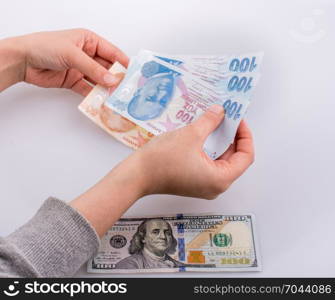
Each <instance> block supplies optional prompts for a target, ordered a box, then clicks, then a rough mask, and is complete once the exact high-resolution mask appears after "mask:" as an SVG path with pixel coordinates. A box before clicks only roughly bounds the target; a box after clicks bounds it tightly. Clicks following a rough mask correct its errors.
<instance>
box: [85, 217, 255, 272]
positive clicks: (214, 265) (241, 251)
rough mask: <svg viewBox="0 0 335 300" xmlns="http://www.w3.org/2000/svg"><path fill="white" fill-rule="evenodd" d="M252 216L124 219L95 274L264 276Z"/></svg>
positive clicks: (91, 268)
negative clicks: (237, 273) (249, 273)
mask: <svg viewBox="0 0 335 300" xmlns="http://www.w3.org/2000/svg"><path fill="white" fill-rule="evenodd" d="M254 227H255V220H254V217H253V216H252V215H248V214H247V215H221V214H198V215H193V214H188V215H186V214H184V215H183V214H176V215H169V216H167V215H166V216H156V217H132V218H122V219H120V220H119V221H118V222H116V223H115V224H114V226H113V227H112V228H111V229H110V230H109V231H108V232H107V233H106V234H105V236H104V237H103V238H102V240H101V245H100V249H99V252H98V253H97V255H96V256H95V257H93V258H92V259H91V260H90V261H89V262H88V266H87V271H88V272H90V273H142V272H192V271H193V272H222V271H260V270H261V265H260V257H259V250H258V248H257V240H256V236H255V233H254Z"/></svg>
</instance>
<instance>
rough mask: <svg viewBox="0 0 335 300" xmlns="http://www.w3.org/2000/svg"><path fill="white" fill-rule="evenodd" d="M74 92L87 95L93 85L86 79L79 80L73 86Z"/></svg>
mask: <svg viewBox="0 0 335 300" xmlns="http://www.w3.org/2000/svg"><path fill="white" fill-rule="evenodd" d="M71 89H72V90H73V91H74V92H76V93H78V94H80V95H82V96H84V97H86V96H87V95H88V94H89V93H90V91H91V90H92V87H91V86H90V85H89V84H88V83H87V82H85V81H84V80H82V79H81V80H78V81H77V82H76V83H75V84H74V85H73V86H72V88H71Z"/></svg>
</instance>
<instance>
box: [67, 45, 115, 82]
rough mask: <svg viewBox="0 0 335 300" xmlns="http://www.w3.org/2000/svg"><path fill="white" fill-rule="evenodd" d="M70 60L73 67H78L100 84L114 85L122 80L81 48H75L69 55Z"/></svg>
mask: <svg viewBox="0 0 335 300" xmlns="http://www.w3.org/2000/svg"><path fill="white" fill-rule="evenodd" d="M68 60H69V61H68V65H69V66H70V67H71V68H75V69H77V70H78V71H80V72H81V73H83V74H84V75H85V76H87V77H89V78H91V79H92V80H94V81H95V82H96V83H98V84H100V85H103V86H108V87H112V86H115V85H117V84H118V83H119V81H120V79H119V78H117V77H115V76H113V75H112V74H111V73H109V71H108V70H107V69H106V68H105V67H103V66H102V65H100V64H99V63H98V62H96V61H95V60H94V59H93V58H91V57H90V56H88V55H87V54H86V53H85V52H84V51H82V50H81V49H79V48H73V50H72V51H71V53H70V54H69V55H68Z"/></svg>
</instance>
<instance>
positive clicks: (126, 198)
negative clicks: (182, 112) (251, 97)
mask: <svg viewBox="0 0 335 300" xmlns="http://www.w3.org/2000/svg"><path fill="white" fill-rule="evenodd" d="M223 116H224V111H223V108H222V106H220V105H214V106H212V107H211V108H210V109H209V110H208V111H207V112H206V113H204V114H203V115H202V116H201V117H200V118H199V119H198V120H196V121H195V122H193V123H192V124H190V125H188V126H185V127H183V128H181V129H178V130H175V131H171V132H168V133H165V134H162V135H160V136H157V137H155V138H153V139H152V140H151V141H149V142H148V143H147V144H145V145H144V146H143V147H142V148H140V149H139V150H137V151H136V152H134V153H133V154H132V155H130V156H129V157H128V158H127V159H126V160H124V161H123V162H121V163H120V164H119V165H118V166H116V167H115V168H114V169H113V170H112V171H111V172H110V173H109V174H107V175H106V176H105V177H104V178H103V179H102V180H100V181H99V182H98V183H97V184H96V185H94V186H93V187H92V188H90V189H89V190H88V191H86V192H85V193H84V194H82V195H80V196H79V197H77V198H76V199H74V200H73V201H72V202H71V205H72V207H74V208H75V209H76V210H78V211H79V212H80V213H81V214H82V215H83V216H85V218H86V219H87V220H89V222H90V223H91V224H92V226H93V227H94V228H95V230H96V231H97V233H98V234H99V235H100V236H103V235H104V234H105V232H106V231H107V230H108V229H109V228H111V226H112V225H113V224H114V223H115V222H116V221H117V220H118V219H119V218H120V216H121V215H123V213H124V212H125V211H126V210H127V209H128V208H129V207H130V206H131V205H133V204H134V202H135V201H137V200H138V199H139V198H141V197H143V196H145V195H149V194H163V193H164V194H175V195H181V196H190V197H197V198H205V199H214V198H215V197H217V196H218V195H219V194H221V193H222V192H224V191H225V190H226V189H227V188H228V187H229V186H230V185H231V184H232V183H233V181H234V180H236V179H237V178H238V177H239V176H240V175H241V174H242V173H243V172H244V171H245V170H246V169H247V168H248V167H249V166H250V164H251V163H252V162H253V160H254V149H253V142H252V136H251V132H250V130H249V129H248V127H247V125H246V123H245V122H244V121H242V122H241V124H240V126H239V128H238V131H237V135H236V138H235V142H234V144H233V145H231V146H230V147H229V148H228V150H227V151H226V152H225V153H224V154H223V155H222V156H221V157H219V158H218V159H217V160H215V161H213V160H211V159H210V158H209V157H208V156H207V154H206V153H205V152H204V151H203V150H202V147H203V144H204V142H205V140H206V138H207V137H208V136H209V135H210V134H211V132H212V131H214V130H215V128H216V127H217V126H218V125H219V124H220V122H221V121H222V119H223Z"/></svg>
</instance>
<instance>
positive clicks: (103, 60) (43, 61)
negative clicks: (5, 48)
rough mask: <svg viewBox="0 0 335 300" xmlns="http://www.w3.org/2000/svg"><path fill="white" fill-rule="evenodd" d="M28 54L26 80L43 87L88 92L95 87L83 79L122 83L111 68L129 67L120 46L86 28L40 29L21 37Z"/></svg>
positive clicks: (110, 83) (104, 82) (107, 84)
mask: <svg viewBox="0 0 335 300" xmlns="http://www.w3.org/2000/svg"><path fill="white" fill-rule="evenodd" d="M17 41H18V45H19V46H20V47H23V52H24V54H25V70H24V71H23V72H22V73H23V74H24V78H22V80H24V81H26V82H28V83H32V84H35V85H37V86H41V87H57V88H69V89H72V90H73V91H75V92H77V93H79V94H81V95H83V96H86V95H87V94H88V93H89V92H90V90H91V89H92V87H91V86H90V85H89V84H88V83H87V82H85V81H84V80H82V79H87V80H88V81H91V82H92V83H94V84H95V83H98V84H101V85H104V86H107V87H111V86H115V85H117V84H118V82H119V81H118V80H117V78H114V77H113V76H112V75H111V74H110V73H109V72H108V70H107V69H108V68H109V67H110V66H111V65H112V64H113V63H114V62H115V61H118V62H120V63H121V64H122V65H123V66H125V67H127V66H128V62H129V59H128V57H127V56H126V55H125V54H124V53H123V52H122V51H121V50H120V49H118V48H117V47H116V46H114V45H113V44H111V43H110V42H108V41H107V40H105V39H104V38H102V37H100V36H98V35H97V34H95V33H94V32H92V31H89V30H86V29H73V30H64V31H55V32H40V33H33V34H30V35H25V36H21V37H18V38H17Z"/></svg>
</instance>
